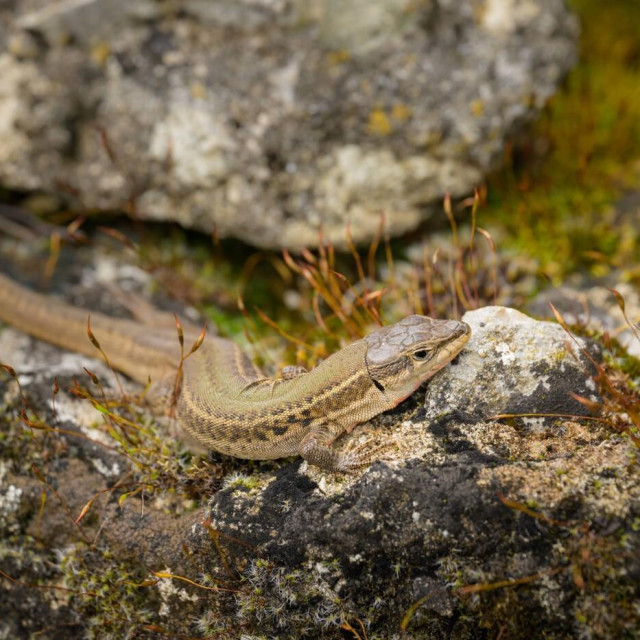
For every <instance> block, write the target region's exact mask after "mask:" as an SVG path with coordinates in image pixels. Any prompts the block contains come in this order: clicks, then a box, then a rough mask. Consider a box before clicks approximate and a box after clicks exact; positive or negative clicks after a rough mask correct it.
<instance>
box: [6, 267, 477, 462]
mask: <svg viewBox="0 0 640 640" xmlns="http://www.w3.org/2000/svg"><path fill="white" fill-rule="evenodd" d="M139 315H141V316H142V320H143V321H145V322H147V323H150V324H151V326H150V324H142V323H140V322H138V321H135V320H125V319H118V318H111V317H109V316H107V315H104V314H100V313H93V312H92V313H91V316H90V318H91V330H92V332H93V334H94V335H95V337H96V339H97V340H98V342H99V343H100V346H101V348H102V350H103V351H104V352H105V353H106V354H107V355H108V358H109V362H110V364H111V365H112V366H113V367H114V368H116V369H118V370H120V371H122V372H123V373H125V374H126V375H128V376H130V377H131V378H133V379H134V380H137V381H139V382H141V383H143V384H146V383H147V382H148V380H149V379H151V380H152V381H155V382H156V383H157V384H158V385H159V388H164V389H166V388H167V387H171V386H172V382H171V381H172V380H174V379H175V376H176V372H177V370H178V365H179V362H180V346H179V342H178V339H177V336H176V329H175V325H174V324H173V320H172V319H171V320H169V321H168V320H167V316H168V315H169V314H164V313H162V312H154V311H152V308H150V307H147V306H146V305H145V306H144V308H143V310H142V313H140V314H139ZM87 318H88V312H87V311H86V310H83V309H80V308H77V307H74V306H71V305H68V304H65V303H63V302H60V301H57V300H55V299H53V298H51V297H49V296H45V295H42V294H39V293H36V292H34V291H31V290H29V289H27V288H25V287H22V286H21V285H19V284H17V283H16V282H15V281H13V280H12V279H10V278H8V277H6V276H4V275H2V274H0V319H1V320H4V321H6V322H8V323H11V324H13V325H15V326H16V327H18V328H19V329H21V330H23V331H25V332H27V333H30V334H32V335H34V336H36V337H38V338H41V339H43V340H46V341H48V342H51V343H53V344H55V345H58V346H60V347H63V348H65V349H70V350H73V351H77V352H79V353H82V354H85V355H89V356H95V355H96V348H95V346H94V345H93V344H92V343H91V342H90V341H89V339H88V338H87V334H86V327H87ZM158 320H160V321H159V322H158ZM158 325H161V326H158ZM185 325H186V326H185V338H186V339H187V340H195V338H196V337H197V336H198V334H199V333H200V329H199V328H198V327H196V326H195V325H192V324H190V323H185ZM470 334H471V329H470V327H469V325H467V324H466V323H464V322H458V321H456V320H434V319H431V318H427V317H425V316H419V315H412V316H408V317H406V318H404V319H403V320H401V321H400V322H397V323H395V324H392V325H389V326H386V327H383V328H381V329H378V330H376V331H374V332H373V333H371V334H369V335H368V336H366V337H365V338H363V339H361V340H357V341H355V342H353V343H351V344H349V345H348V346H346V347H344V348H343V349H341V350H340V351H338V352H337V353H334V354H333V355H331V356H330V357H329V358H327V359H326V360H324V361H323V362H321V363H320V364H319V365H318V366H317V367H315V368H314V369H312V370H311V371H305V370H304V369H301V368H298V367H292V368H290V369H288V370H287V371H285V374H284V375H283V377H282V378H279V379H270V378H267V377H265V376H264V375H263V374H262V372H261V371H260V370H259V369H258V367H256V365H254V364H253V362H252V361H251V360H250V359H249V357H248V356H247V355H246V354H245V353H244V352H243V351H242V350H241V349H240V348H239V347H238V346H237V345H236V344H234V343H233V342H231V341H229V340H225V339H223V338H220V337H217V336H212V335H207V336H206V338H205V339H204V341H203V342H202V344H201V345H200V347H199V348H198V349H197V350H196V351H195V352H194V353H192V354H191V355H190V356H189V357H188V358H186V360H184V362H183V375H182V383H181V389H180V394H179V398H178V401H177V415H178V419H179V422H180V424H181V425H182V427H183V428H184V429H185V430H186V431H187V432H188V433H189V434H190V435H191V436H193V437H195V438H196V439H197V440H198V441H200V442H201V443H203V444H205V445H206V446H208V447H210V448H211V449H214V450H215V451H219V452H221V453H225V454H228V455H231V456H235V457H238V458H249V459H255V460H268V459H274V458H281V457H286V456H291V455H296V454H299V455H301V456H302V457H303V458H304V459H305V460H307V461H308V462H309V463H310V464H314V465H317V466H319V467H321V468H323V469H326V470H329V471H339V472H347V471H351V470H354V469H357V468H359V467H362V466H366V465H367V464H369V463H370V462H371V461H372V455H371V454H372V451H371V448H370V447H368V446H367V443H365V445H363V446H360V447H358V448H356V449H354V450H351V451H348V452H346V453H339V452H338V451H337V450H336V449H334V448H333V447H332V446H331V445H332V443H333V441H334V440H335V439H336V438H337V437H338V436H339V435H341V434H342V433H344V432H347V433H349V432H351V430H352V429H353V428H354V427H355V425H357V424H360V423H362V422H366V421H367V420H369V419H371V418H372V417H373V416H375V415H377V414H379V413H382V412H383V411H386V410H388V409H391V408H393V407H395V406H396V405H397V404H398V403H400V402H401V401H402V400H404V399H405V398H407V397H408V396H409V395H411V394H412V393H413V392H414V391H415V390H416V389H417V388H418V387H419V386H420V385H421V384H422V383H423V382H424V381H425V380H427V379H428V378H430V377H431V376H433V374H434V373H436V372H437V371H439V370H440V369H441V368H442V367H444V366H445V365H446V364H447V363H448V362H450V361H451V360H452V359H453V358H454V357H455V356H456V355H457V354H458V353H459V352H460V350H461V349H462V347H463V346H464V344H465V343H466V342H467V340H468V339H469V336H470ZM187 344H190V343H189V342H187Z"/></svg>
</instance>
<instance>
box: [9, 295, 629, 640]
mask: <svg viewBox="0 0 640 640" xmlns="http://www.w3.org/2000/svg"><path fill="white" fill-rule="evenodd" d="M93 289H94V290H95V287H93ZM465 318H466V320H467V321H468V322H469V323H470V324H471V325H472V327H473V330H474V337H473V340H472V341H470V342H469V343H468V345H467V348H466V349H465V350H464V351H463V352H462V353H461V354H460V356H459V357H458V358H457V359H456V361H455V362H454V363H453V364H452V365H451V366H449V367H448V368H446V369H444V370H443V371H442V372H440V373H439V374H438V375H437V376H435V377H434V378H433V379H432V380H431V381H430V382H429V384H428V385H427V389H426V398H425V392H424V390H421V391H419V392H417V393H416V394H414V396H413V397H412V398H411V399H410V400H408V401H407V402H405V403H403V404H402V405H400V406H399V407H398V408H397V409H395V410H394V411H392V412H390V413H388V414H385V415H383V416H380V417H379V418H378V419H376V420H374V421H373V423H372V424H371V425H366V426H363V427H360V428H358V429H356V431H355V432H354V434H353V440H357V439H359V438H363V437H366V438H374V439H375V438H378V439H380V440H381V441H382V440H383V441H389V440H392V441H394V442H395V443H396V444H397V447H396V450H395V451H393V452H391V453H390V454H389V456H388V458H387V459H385V460H382V461H380V462H377V463H375V464H374V465H373V466H372V467H371V468H370V469H368V470H366V471H365V472H363V473H362V474H361V475H356V476H349V477H339V476H334V475H331V474H323V473H321V472H319V471H318V470H315V469H313V468H310V467H308V466H307V465H306V464H304V463H301V462H299V461H296V462H293V463H287V462H283V463H279V464H259V465H256V464H251V463H247V462H244V461H236V462H234V463H232V464H233V466H234V467H235V469H236V470H237V471H236V472H235V473H233V474H230V475H227V477H226V478H225V479H224V482H223V485H222V488H221V489H220V490H218V491H217V492H214V491H213V489H214V486H215V485H216V482H215V481H213V482H212V484H211V486H210V487H209V489H203V488H202V486H200V489H199V492H196V493H195V494H194V493H191V494H190V495H186V493H187V489H188V487H189V486H190V484H189V483H190V482H191V480H192V479H193V478H194V477H195V475H196V473H197V471H195V470H194V469H195V467H194V466H193V465H191V464H189V462H188V458H186V457H185V456H184V454H181V453H180V452H179V451H178V452H176V451H175V450H174V449H171V448H169V449H168V448H167V446H169V445H168V444H167V443H165V444H163V443H162V438H161V437H160V436H158V435H154V434H156V432H155V431H154V430H152V431H151V432H150V433H151V439H150V440H149V441H148V442H149V445H150V446H151V444H153V443H154V442H155V443H156V445H154V446H157V447H158V448H157V451H156V454H155V455H156V456H157V459H156V461H155V462H151V463H150V462H149V460H148V459H147V458H145V457H144V455H145V454H144V451H143V448H142V447H139V446H138V447H135V446H133V447H132V446H131V443H129V444H128V445H127V444H126V442H125V443H122V444H119V443H118V442H117V441H116V440H115V439H114V438H113V435H112V434H110V433H109V432H108V430H107V429H106V426H105V422H104V414H103V413H102V412H100V411H96V410H95V409H94V408H93V406H91V404H90V403H89V402H87V401H86V400H81V399H79V398H77V397H73V395H72V394H69V393H68V392H67V391H66V389H67V388H68V387H70V386H73V377H74V375H77V376H84V377H83V380H84V382H87V377H86V375H84V374H83V373H82V366H83V365H84V366H88V367H89V369H91V370H92V371H95V372H96V373H97V374H98V375H99V376H100V377H101V379H102V380H103V381H104V382H103V383H104V385H105V390H106V393H107V394H109V393H114V392H116V390H117V386H116V385H115V384H113V378H112V376H111V374H110V373H109V372H108V371H106V370H105V369H104V368H103V367H101V365H100V363H99V362H96V361H90V360H89V361H88V360H87V359H85V358H80V357H79V356H72V355H69V354H63V353H62V352H61V351H60V350H59V349H56V348H54V347H51V346H48V345H45V344H43V343H41V342H38V341H36V340H33V339H31V338H29V337H26V336H24V335H23V334H21V333H20V332H19V331H18V330H16V329H12V328H3V329H2V330H1V331H0V360H2V361H4V362H6V363H8V364H12V365H14V367H15V368H16V369H17V370H18V373H19V374H20V381H21V385H22V389H23V393H24V394H25V395H26V397H27V398H28V402H29V405H28V408H27V414H26V415H27V416H28V417H29V418H30V420H31V423H32V426H34V425H35V427H36V428H32V429H30V428H28V427H26V426H25V424H24V422H23V420H22V419H21V417H20V410H21V409H22V408H23V402H22V400H21V397H20V392H19V389H18V385H17V384H16V382H15V381H14V380H13V379H12V378H11V377H4V378H2V379H0V404H1V405H2V410H1V411H0V427H1V428H0V433H1V434H2V435H1V437H0V460H1V462H0V536H1V538H0V539H1V542H0V569H1V570H2V571H3V572H4V574H6V575H8V576H10V577H11V578H12V579H13V580H14V582H10V581H9V580H8V579H7V578H6V577H2V578H1V579H0V592H1V593H0V636H1V637H11V638H27V637H30V634H33V633H35V632H39V635H38V637H39V638H45V639H47V638H61V639H62V638H65V639H69V638H85V637H89V638H108V637H112V638H124V637H179V636H188V637H203V638H204V637H219V638H238V637H246V638H265V637H278V638H302V637H309V638H319V637H322V638H345V637H356V636H355V634H354V632H352V631H350V630H349V629H354V630H355V632H357V633H359V634H360V637H363V636H362V628H361V626H360V625H361V624H362V625H364V627H365V628H366V631H367V636H368V637H369V638H371V639H372V640H373V639H382V638H384V639H389V638H399V637H400V629H401V624H402V622H403V618H405V617H406V624H407V628H408V631H409V635H408V637H411V638H416V639H422V638H424V639H434V640H435V639H436V638H438V639H439V638H443V637H448V638H459V639H463V638H464V639H466V638H471V637H486V638H491V637H496V636H498V635H500V634H502V636H503V637H509V638H530V637H548V638H569V637H589V638H603V639H604V638H612V637H616V638H618V637H629V638H631V637H633V634H634V633H635V632H636V631H637V629H638V625H639V623H640V607H639V604H640V592H639V591H638V584H640V561H639V558H640V533H639V531H640V527H639V526H638V525H639V523H640V506H639V505H640V470H639V468H638V462H637V460H638V451H637V449H635V450H634V448H633V446H632V444H631V443H630V441H629V439H628V438H626V437H624V436H622V435H619V434H616V433H613V432H611V431H609V430H607V429H606V428H605V427H604V426H603V425H600V424H598V423H593V422H589V421H580V420H569V419H561V418H558V419H556V420H554V421H552V422H549V423H546V424H545V425H542V424H539V425H534V427H536V428H532V425H531V424H526V423H523V422H522V421H520V420H509V421H506V422H504V421H503V422H497V421H492V420H490V419H489V416H490V414H492V413H494V412H497V411H505V410H511V409H517V410H519V411H543V412H546V411H549V412H558V413H576V410H577V409H581V408H582V407H581V406H580V407H576V406H575V402H574V401H573V400H572V399H571V398H570V397H569V396H568V395H567V391H569V390H575V391H577V392H578V393H582V394H587V393H589V392H590V393H593V390H592V389H590V386H589V383H587V382H585V377H584V376H582V377H581V375H580V372H581V371H582V369H581V367H582V366H586V362H585V361H584V360H583V359H582V356H581V354H580V352H579V351H576V353H575V357H574V356H573V355H570V354H569V353H568V352H563V351H562V350H563V348H564V345H565V339H564V335H563V332H562V331H561V330H559V328H558V327H557V326H556V325H552V324H550V323H544V322H536V321H533V320H531V319H529V318H527V317H526V316H523V315H522V314H520V313H518V312H516V311H514V310H510V309H504V308H500V307H490V308H486V309H481V310H478V311H474V312H471V313H468V314H467V315H466V317H465ZM585 346H588V344H587V343H585ZM574 358H575V359H574ZM585 375H586V374H585ZM531 376H535V377H536V379H537V380H538V384H534V383H533V382H531V380H530V377H531ZM54 377H56V378H57V380H58V385H59V387H60V391H59V392H58V393H57V394H55V398H54V394H53V393H52V385H53V382H52V381H53V378H54ZM574 384H575V387H574ZM94 392H96V390H95V388H94ZM96 393H97V392H96ZM519 396H521V397H520V399H518V397H519ZM435 399H439V400H438V401H439V402H443V403H444V404H443V408H442V409H441V410H440V411H438V408H437V407H436V406H435V404H434V402H435ZM456 399H457V402H458V406H457V407H456V406H454V403H455V400H456ZM563 400H564V403H563V402H562V401H563ZM547 402H548V403H549V404H547ZM54 408H55V415H54ZM36 416H37V418H36ZM138 420H139V421H140V425H141V426H142V427H143V431H144V430H146V429H147V428H148V426H147V425H148V422H147V421H146V420H145V419H144V418H138ZM44 424H49V425H53V426H55V427H56V428H58V429H59V430H60V432H58V433H53V432H49V431H46V430H42V429H41V427H42V425H44ZM38 425H40V427H38ZM74 434H80V435H74ZM353 440H352V442H351V443H349V444H348V445H347V446H351V444H352V443H353ZM125 446H126V454H127V455H125V450H124V448H123V447H125ZM128 456H129V457H128ZM172 456H173V457H172ZM166 457H168V458H169V459H168V461H165V460H164V458H166ZM132 459H133V460H141V461H142V462H143V464H133V463H132ZM149 464H151V468H150V469H147V466H146V465H149ZM221 464H227V463H226V462H225V461H224V459H223V458H222V457H216V456H213V457H212V458H211V459H210V460H209V461H204V462H203V461H201V462H199V463H198V465H199V466H200V467H202V466H203V465H204V471H205V475H206V476H210V477H211V478H212V479H213V478H215V476H216V474H218V475H219V474H220V469H221V466H220V465H221ZM226 468H229V464H227V467H226ZM251 469H252V470H253V471H252V472H251V471H250V470H251ZM239 470H242V472H240V471H239ZM176 474H177V476H176ZM176 477H178V478H182V480H180V481H178V482H176ZM43 481H45V482H46V483H47V484H46V485H44V484H43ZM140 481H143V482H145V483H148V484H145V485H144V487H145V493H144V500H141V499H140V494H136V495H132V496H130V497H128V498H127V499H126V500H124V501H120V500H119V498H120V496H121V495H122V494H123V493H124V492H130V491H135V489H136V488H141V486H140V485H138V484H137V483H138V482H140ZM116 483H122V487H121V488H120V489H118V488H115V487H114V485H115V484H116ZM218 486H219V485H218ZM43 495H45V496H46V498H45V499H44V500H43V497H42V496H43ZM94 496H97V497H96V500H95V502H94V503H93V505H92V506H91V508H90V509H89V510H88V511H87V512H86V513H85V514H84V517H83V518H81V519H79V522H78V524H74V519H77V518H78V516H79V515H80V514H81V512H82V511H83V507H85V506H86V505H87V502H88V501H89V500H90V499H91V498H92V497H94ZM154 572H155V573H154ZM172 575H173V576H180V578H171V577H170V576H172ZM16 581H17V582H16ZM188 581H191V582H188ZM34 585H39V586H38V588H36V587H35V586H34ZM196 585H200V586H196ZM414 605H415V606H414Z"/></svg>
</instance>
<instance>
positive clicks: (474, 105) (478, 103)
mask: <svg viewBox="0 0 640 640" xmlns="http://www.w3.org/2000/svg"><path fill="white" fill-rule="evenodd" d="M469 109H470V110H471V113H472V114H473V115H474V116H481V115H482V114H483V113H484V100H472V101H471V104H469Z"/></svg>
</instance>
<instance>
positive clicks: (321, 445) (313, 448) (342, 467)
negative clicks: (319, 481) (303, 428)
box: [298, 423, 393, 473]
mask: <svg viewBox="0 0 640 640" xmlns="http://www.w3.org/2000/svg"><path fill="white" fill-rule="evenodd" d="M344 431H345V429H344V427H342V426H341V425H337V424H335V423H332V424H324V425H322V426H319V427H316V428H315V429H313V430H311V431H310V432H309V433H308V434H307V435H306V436H305V437H304V438H303V439H302V442H301V443H300V446H299V447H298V453H299V454H300V455H301V456H302V457H303V458H304V459H305V460H306V461H307V462H308V463H309V464H313V465H315V466H317V467H320V468H321V469H325V470H326V471H333V472H338V473H350V472H353V471H357V470H358V469H362V468H363V467H367V466H369V465H370V464H371V463H372V462H374V460H375V459H376V458H377V457H378V455H379V454H380V453H382V452H385V451H388V450H389V449H390V448H392V446H393V445H392V444H391V443H388V444H384V445H373V446H372V444H371V442H369V441H367V442H364V443H362V444H361V445H358V446H356V447H353V448H351V449H348V450H347V451H338V450H337V449H334V448H333V447H332V446H331V444H332V443H333V441H334V440H335V439H336V438H337V437H338V436H339V435H340V434H341V433H343V432H344Z"/></svg>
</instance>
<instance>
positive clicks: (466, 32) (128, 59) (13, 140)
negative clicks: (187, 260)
mask: <svg viewBox="0 0 640 640" xmlns="http://www.w3.org/2000/svg"><path fill="white" fill-rule="evenodd" d="M14 4H15V5H16V9H15V11H14V12H13V13H11V12H9V11H6V10H5V11H2V10H1V9H0V18H1V19H0V35H1V34H2V33H6V37H5V38H4V39H3V40H4V42H5V43H6V45H5V46H4V49H0V51H3V52H0V76H1V77H2V79H3V81H2V84H1V85H0V136H1V137H2V141H3V143H2V145H1V146H0V180H1V181H2V183H3V185H4V186H5V187H9V188H13V189H19V190H38V191H43V190H44V191H49V192H53V193H54V194H55V195H58V196H59V195H65V196H66V197H68V198H69V199H70V203H71V204H72V205H73V206H75V207H77V208H81V209H82V210H87V209H89V210H90V209H93V208H98V209H125V210H127V211H130V210H131V208H132V207H133V208H134V210H135V211H134V213H135V215H136V217H138V218H148V219H154V220H175V221H177V222H179V223H180V224H182V225H184V226H186V227H192V228H197V229H201V230H204V231H207V232H211V231H212V230H214V229H215V230H216V231H217V233H218V235H219V236H221V237H226V236H234V237H237V238H241V239H243V240H245V241H247V242H249V243H252V244H255V245H259V246H264V247H289V248H301V247H303V246H307V245H314V244H316V243H317V242H318V229H319V227H320V226H321V227H322V231H323V234H324V238H325V239H328V240H331V241H332V242H334V243H335V244H336V245H338V246H344V245H345V228H346V225H347V224H348V223H350V225H351V231H352V234H353V237H354V239H355V240H356V241H357V242H366V241H368V240H370V239H371V238H372V237H373V236H374V235H375V233H376V232H377V230H378V227H379V222H380V216H381V214H382V213H384V215H385V220H386V224H387V230H388V232H389V233H390V234H394V235H395V234H399V233H402V232H404V231H407V230H409V229H412V228H414V227H416V225H418V223H419V222H421V221H422V220H425V219H428V218H429V216H430V215H431V213H432V211H433V207H432V203H434V202H436V201H437V202H439V201H440V200H441V198H442V196H443V194H444V193H445V192H446V191H447V190H448V191H449V192H450V193H451V194H453V195H454V196H461V195H464V194H467V193H469V192H470V190H471V189H472V187H473V186H474V185H476V184H478V183H479V182H480V181H481V179H482V177H483V175H484V174H485V173H486V172H487V171H488V170H489V169H490V168H492V167H493V166H494V165H495V164H496V162H497V161H498V160H499V158H500V157H501V156H502V152H503V149H504V144H505V141H506V140H507V139H508V138H509V137H511V136H512V135H513V134H514V133H515V132H517V130H518V129H519V127H520V126H521V125H522V124H523V123H524V122H526V121H527V120H530V119H531V118H532V117H534V116H535V114H536V113H537V112H538V110H539V109H540V107H541V106H542V105H543V104H544V103H545V101H546V100H547V98H548V97H549V96H550V95H552V94H553V92H554V90H555V88H556V87H557V84H558V82H559V81H560V80H561V78H562V77H563V76H564V74H565V73H566V72H567V70H568V69H569V68H570V67H571V65H572V64H573V62H574V60H575V42H576V36H577V25H576V20H575V18H574V16H573V15H571V14H570V13H568V12H567V10H566V8H565V6H564V3H563V2H562V1H561V0H490V1H489V2H485V1H484V0H483V1H481V0H473V2H466V3H455V2H448V1H447V2H445V1H443V0H429V1H427V2H420V3H415V2H413V1H410V0H393V1H392V2H388V1H387V2H383V1H382V0H377V1H375V2H372V1H368V2H366V1H364V0H357V2H340V1H339V0H331V1H328V2H327V1H325V0H311V1H309V0H291V1H290V2H285V1H284V0H238V1H237V2H233V3H229V2H221V1H215V2H213V1H208V2H203V1H201V0H189V1H186V2H182V3H177V4H176V3H171V2H167V3H157V2H150V1H149V0H135V1H133V2H131V1H125V0H89V1H86V2H76V1H75V0H62V1H60V2H56V3H44V2H42V3H40V2H38V3H33V2H27V0H21V1H20V0H18V1H16V2H15V3H14ZM70 194H74V195H70ZM438 206H439V205H438Z"/></svg>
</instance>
